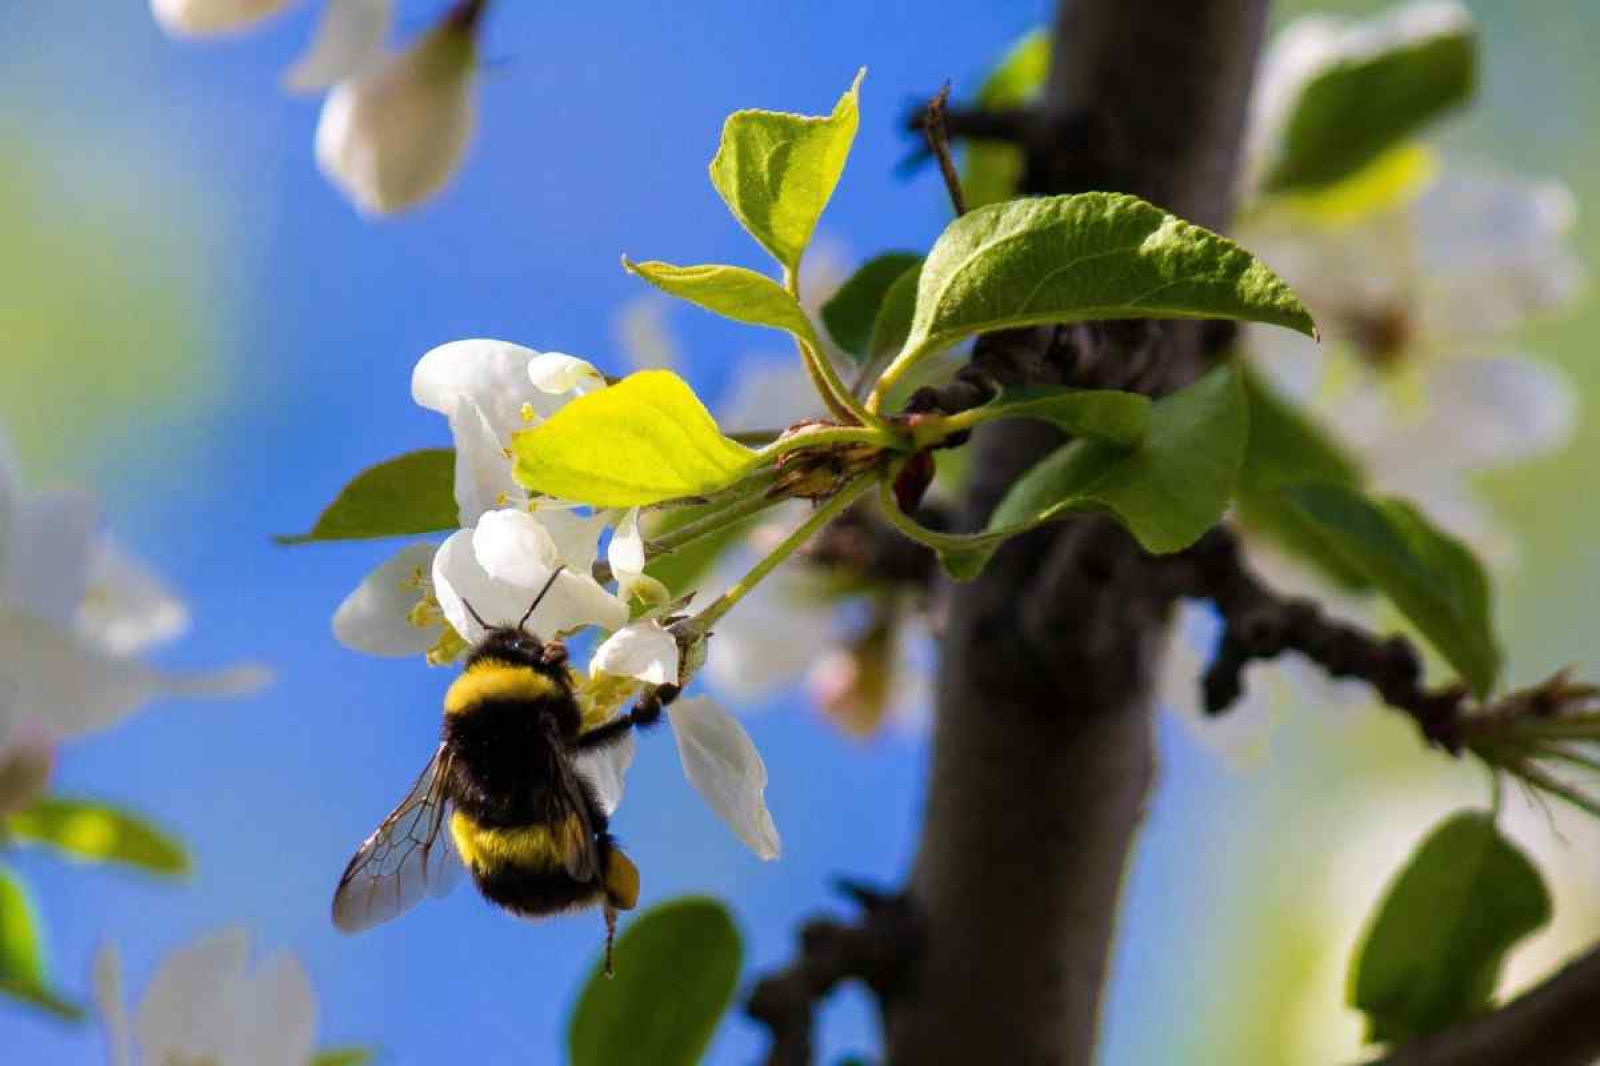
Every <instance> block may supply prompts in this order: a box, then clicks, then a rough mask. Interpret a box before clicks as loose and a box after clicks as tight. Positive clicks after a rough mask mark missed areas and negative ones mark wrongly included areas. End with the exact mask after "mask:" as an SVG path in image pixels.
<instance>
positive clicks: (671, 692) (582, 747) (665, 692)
mask: <svg viewBox="0 0 1600 1066" xmlns="http://www.w3.org/2000/svg"><path fill="white" fill-rule="evenodd" d="M677 698H678V686H677V685H658V686H656V687H655V688H653V689H651V690H650V691H649V692H647V693H645V694H644V695H643V696H641V697H640V698H639V702H638V703H636V704H634V706H633V710H631V711H629V712H628V713H627V714H624V715H619V716H618V717H616V718H613V719H612V720H611V721H609V722H607V723H606V724H605V725H603V726H598V727H596V728H594V729H591V730H589V731H588V732H587V733H584V734H583V735H581V736H579V737H578V743H577V750H579V751H593V750H595V749H596V748H603V747H605V746H606V745H608V744H615V743H616V742H617V741H619V740H621V739H622V738H623V736H624V735H625V734H626V733H627V732H628V730H630V729H636V728H637V729H649V728H650V727H651V726H653V725H655V724H656V723H657V722H659V721H661V708H662V707H663V706H665V705H666V704H669V703H671V702H672V701H673V700H675V699H677Z"/></svg>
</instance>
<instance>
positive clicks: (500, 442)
mask: <svg viewBox="0 0 1600 1066" xmlns="http://www.w3.org/2000/svg"><path fill="white" fill-rule="evenodd" d="M513 432H515V431H514V430H506V431H504V432H496V431H495V429H494V427H493V426H491V425H490V424H489V419H488V416H486V415H485V414H484V412H483V410H482V409H481V408H480V407H479V406H478V405H477V404H475V403H473V402H472V401H471V400H468V399H463V400H462V401H461V402H460V404H458V405H457V407H456V410H455V413H454V414H452V415H451V416H450V436H451V437H452V438H453V441H454V444H455V446H456V447H455V451H456V469H455V497H456V520H457V521H459V522H460V523H461V526H462V528H467V527H470V526H474V525H476V524H477V522H478V519H479V518H481V517H483V515H484V513H485V512H487V511H492V510H494V509H495V508H497V507H511V506H517V505H519V504H523V503H526V502H527V499H528V493H527V491H526V490H524V489H523V487H522V486H521V485H518V484H517V482H516V479H514V478H513V477H512V476H511V469H512V462H511V457H510V455H509V454H507V449H508V448H509V446H510V442H511V435H512V433H513Z"/></svg>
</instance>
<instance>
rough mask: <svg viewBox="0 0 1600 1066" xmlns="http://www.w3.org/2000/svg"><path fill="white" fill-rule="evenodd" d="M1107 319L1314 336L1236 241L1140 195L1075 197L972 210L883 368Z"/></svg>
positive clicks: (938, 255)
mask: <svg viewBox="0 0 1600 1066" xmlns="http://www.w3.org/2000/svg"><path fill="white" fill-rule="evenodd" d="M1108 318H1230V319H1239V320H1242V321H1248V322H1267V323H1272V324H1275V325H1280V326H1286V327H1288V328H1290V329H1294V330H1298V331H1300V332H1302V333H1306V334H1310V335H1313V336H1314V335H1315V334H1316V327H1315V326H1314V324H1313V323H1312V321H1311V316H1310V315H1309V314H1308V313H1307V312H1306V309H1305V308H1304V307H1302V306H1301V304H1300V301H1299V300H1298V299H1296V298H1295V295H1294V293H1293V292H1291V291H1290V289H1289V286H1288V285H1287V284H1285V283H1284V281H1283V279H1281V278H1279V277H1278V276H1277V275H1276V274H1274V273H1273V272H1272V271H1271V270H1269V269H1268V268H1267V266H1266V264H1264V263H1262V262H1261V261H1260V260H1259V259H1257V258H1255V256H1253V255H1251V254H1250V253H1249V252H1247V251H1245V250H1244V249H1243V248H1240V247H1239V246H1238V245H1237V244H1234V243H1233V242H1232V241H1230V240H1228V239H1227V238H1226V237H1220V236H1218V235H1217V234H1215V233H1212V232H1210V231H1209V230H1204V229H1201V228H1200V227H1199V226H1194V225H1191V224H1189V223H1187V222H1184V221H1182V220H1181V219H1179V218H1177V217H1176V216H1175V215H1170V214H1167V213H1166V212H1165V211H1162V210H1161V209H1160V208H1158V207H1154V206H1152V205H1150V204H1148V203H1145V202H1144V201H1143V200H1140V199H1139V198H1137V197H1134V196H1126V195H1123V194H1120V193H1100V192H1090V193H1079V194H1077V195H1074V196H1053V197H1041V198H1034V199H1026V200H1013V201H1010V202H1008V203H1003V204H994V205H991V206H989V207H980V208H978V209H977V210H974V211H969V212H968V213H967V214H965V215H963V216H962V217H960V218H958V219H956V220H955V221H954V222H952V223H950V225H949V226H948V227H946V229H945V231H944V233H943V234H941V235H940V237H939V239H938V241H937V242H935V243H934V246H933V250H932V251H931V252H929V253H928V259H927V262H926V263H924V264H923V267H922V276H921V279H920V281H919V282H918V286H917V306H916V314H915V316H914V317H913V318H912V322H911V332H910V334H909V335H908V336H907V337H906V341H905V345H904V347H902V348H901V350H900V353H899V354H898V355H897V356H896V357H895V360H894V362H893V363H892V364H891V365H890V367H889V369H888V370H887V371H886V372H885V377H886V378H888V379H889V380H893V379H894V378H897V377H899V376H900V374H902V373H904V372H905V370H906V368H908V367H909V366H910V365H911V364H913V363H915V362H916V361H917V360H919V359H921V358H923V357H924V356H926V355H929V354H931V353H933V352H937V351H940V350H942V349H944V348H948V347H950V346H951V345H953V344H955V343H956V342H958V341H960V340H962V339H964V338H966V337H969V336H972V335H974V334H978V333H986V332H992V331H994V330H1000V329H1012V328H1015V327H1018V326H1029V325H1039V324H1043V323H1052V322H1056V323H1060V322H1080V321H1085V320H1089V319H1108Z"/></svg>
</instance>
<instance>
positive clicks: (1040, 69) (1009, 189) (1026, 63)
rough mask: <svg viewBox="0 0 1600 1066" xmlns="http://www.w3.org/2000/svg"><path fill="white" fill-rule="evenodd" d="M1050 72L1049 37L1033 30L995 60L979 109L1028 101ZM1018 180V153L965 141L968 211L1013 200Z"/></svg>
mask: <svg viewBox="0 0 1600 1066" xmlns="http://www.w3.org/2000/svg"><path fill="white" fill-rule="evenodd" d="M1049 72H1050V35H1049V33H1047V32H1046V31H1045V30H1043V29H1036V30H1034V31H1032V32H1031V33H1029V34H1028V35H1027V36H1026V37H1024V38H1022V39H1021V40H1020V41H1018V42H1017V43H1016V44H1015V45H1013V46H1012V48H1011V50H1010V51H1009V52H1007V53H1006V55H1005V58H1003V59H1002V60H1000V64H999V66H997V67H995V68H994V70H993V71H992V72H991V73H990V75H989V77H988V78H987V79H985V81H984V83H983V86H982V88H980V89H979V90H978V108H979V109H980V110H982V111H1005V110H1008V109H1011V108H1018V107H1022V106H1023V105H1024V104H1027V103H1028V102H1030V101H1031V100H1032V99H1033V98H1034V97H1035V96H1036V95H1038V92H1039V90H1040V89H1041V88H1042V87H1043V86H1044V79H1045V77H1046V75H1048V74H1049ZM1021 178H1022V149H1020V148H1018V147H1017V146H1016V145H1014V144H1009V143H1006V142H1004V141H981V140H975V141H970V142H968V144H967V153H966V162H965V165H964V166H963V167H962V168H961V188H962V191H963V192H965V193H966V194H967V205H968V207H969V208H970V207H982V206H984V205H985V204H997V203H1000V202H1001V201H1003V200H1009V199H1011V198H1012V197H1013V196H1015V195H1017V185H1018V183H1019V181H1020V180H1021Z"/></svg>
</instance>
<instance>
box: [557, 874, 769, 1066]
mask: <svg viewBox="0 0 1600 1066" xmlns="http://www.w3.org/2000/svg"><path fill="white" fill-rule="evenodd" d="M743 954H744V948H743V946H742V944H741V943H740V940H739V931H738V929H736V928H735V927H734V924H733V918H732V917H731V916H730V915H729V914H728V909H727V908H726V907H724V906H723V905H722V904H721V903H718V902H717V901H716V900H712V899H703V898H698V897H689V898H685V899H678V900H673V901H672V902H669V903H663V904H661V905H660V906H657V907H652V908H651V909H650V910H648V911H646V912H644V913H643V914H641V915H640V916H639V917H638V918H636V919H634V920H633V921H632V922H631V923H629V925H628V927H627V929H626V930H624V932H623V934H622V936H621V937H619V938H618V939H617V947H616V962H615V970H616V976H615V977H607V976H606V975H605V972H604V970H603V969H602V968H601V967H600V966H599V965H596V966H595V968H594V970H593V971H592V972H591V973H590V975H589V980H588V982H587V983H586V984H585V985H584V988H583V992H582V994H581V995H580V996H579V998H578V1005H577V1007H576V1008H575V1009H574V1010H573V1012H572V1021H571V1023H570V1025H569V1027H568V1030H567V1046H568V1050H569V1052H570V1055H571V1063H572V1066H617V1064H618V1063H625V1062H648V1063H650V1064H651V1066H694V1064H695V1063H698V1062H699V1061H700V1056H701V1055H702V1054H703V1053H704V1052H705V1049H706V1046H707V1045H708V1044H709V1043H710V1042H711V1036H712V1034H713V1033H714V1032H715V1031H716V1028H717V1022H718V1020H719V1019H721V1017H722V1015H723V1013H724V1012H725V1011H726V1010H727V1009H728V1004H729V1003H730V1002H732V1000H733V991H734V987H735V985H737V983H738V980H739V967H740V963H741V959H742V957H743Z"/></svg>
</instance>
